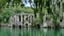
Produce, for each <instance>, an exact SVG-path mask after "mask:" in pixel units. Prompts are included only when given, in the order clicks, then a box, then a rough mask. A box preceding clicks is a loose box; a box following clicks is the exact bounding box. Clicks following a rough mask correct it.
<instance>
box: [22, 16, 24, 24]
mask: <svg viewBox="0 0 64 36" xmlns="http://www.w3.org/2000/svg"><path fill="white" fill-rule="evenodd" d="M22 24H24V15H22Z"/></svg>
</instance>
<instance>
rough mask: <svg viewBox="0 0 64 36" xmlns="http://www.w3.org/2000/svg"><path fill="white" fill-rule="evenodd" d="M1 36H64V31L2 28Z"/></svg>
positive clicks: (0, 30)
mask: <svg viewBox="0 0 64 36" xmlns="http://www.w3.org/2000/svg"><path fill="white" fill-rule="evenodd" d="M0 36H64V29H60V30H55V29H47V28H40V29H37V28H21V29H19V28H9V27H1V28H0Z"/></svg>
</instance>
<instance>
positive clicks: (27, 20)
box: [9, 13, 34, 27]
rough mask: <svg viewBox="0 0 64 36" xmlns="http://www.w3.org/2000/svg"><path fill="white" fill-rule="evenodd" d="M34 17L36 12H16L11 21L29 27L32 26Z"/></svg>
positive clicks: (13, 23)
mask: <svg viewBox="0 0 64 36" xmlns="http://www.w3.org/2000/svg"><path fill="white" fill-rule="evenodd" d="M33 19H34V14H32V13H15V14H13V15H12V16H11V17H10V19H9V23H10V24H11V25H15V26H19V25H21V26H24V27H26V26H27V27H29V26H31V24H32V22H33Z"/></svg>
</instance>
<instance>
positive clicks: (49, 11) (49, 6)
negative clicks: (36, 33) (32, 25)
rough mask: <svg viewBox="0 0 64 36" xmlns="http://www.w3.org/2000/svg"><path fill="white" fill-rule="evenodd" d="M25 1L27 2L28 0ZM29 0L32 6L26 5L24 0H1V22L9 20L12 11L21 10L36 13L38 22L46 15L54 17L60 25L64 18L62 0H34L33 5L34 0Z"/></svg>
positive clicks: (55, 21) (54, 20) (55, 22)
mask: <svg viewBox="0 0 64 36" xmlns="http://www.w3.org/2000/svg"><path fill="white" fill-rule="evenodd" d="M24 1H25V2H27V0H24ZM28 2H29V3H30V6H31V7H25V5H24V4H23V1H22V0H0V22H8V20H9V17H10V16H11V15H12V13H14V12H20V11H24V12H26V11H27V12H31V13H34V16H35V19H36V20H37V19H39V21H37V22H39V23H40V24H42V23H43V17H44V15H46V16H47V19H50V20H51V19H53V22H54V24H55V25H58V24H59V21H60V19H61V20H62V18H63V11H62V10H61V8H62V5H61V4H62V3H61V2H62V0H56V1H55V0H33V3H34V4H33V5H31V4H32V0H29V1H28ZM49 15H50V17H49ZM58 20H59V21H58ZM34 21H35V20H34ZM37 22H36V23H37Z"/></svg>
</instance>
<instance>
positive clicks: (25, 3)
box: [22, 0, 34, 7]
mask: <svg viewBox="0 0 64 36" xmlns="http://www.w3.org/2000/svg"><path fill="white" fill-rule="evenodd" d="M22 1H23V4H24V5H25V7H30V3H29V2H28V1H29V0H26V2H25V0H22ZM33 4H34V3H33V0H32V4H31V5H32V6H33Z"/></svg>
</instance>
